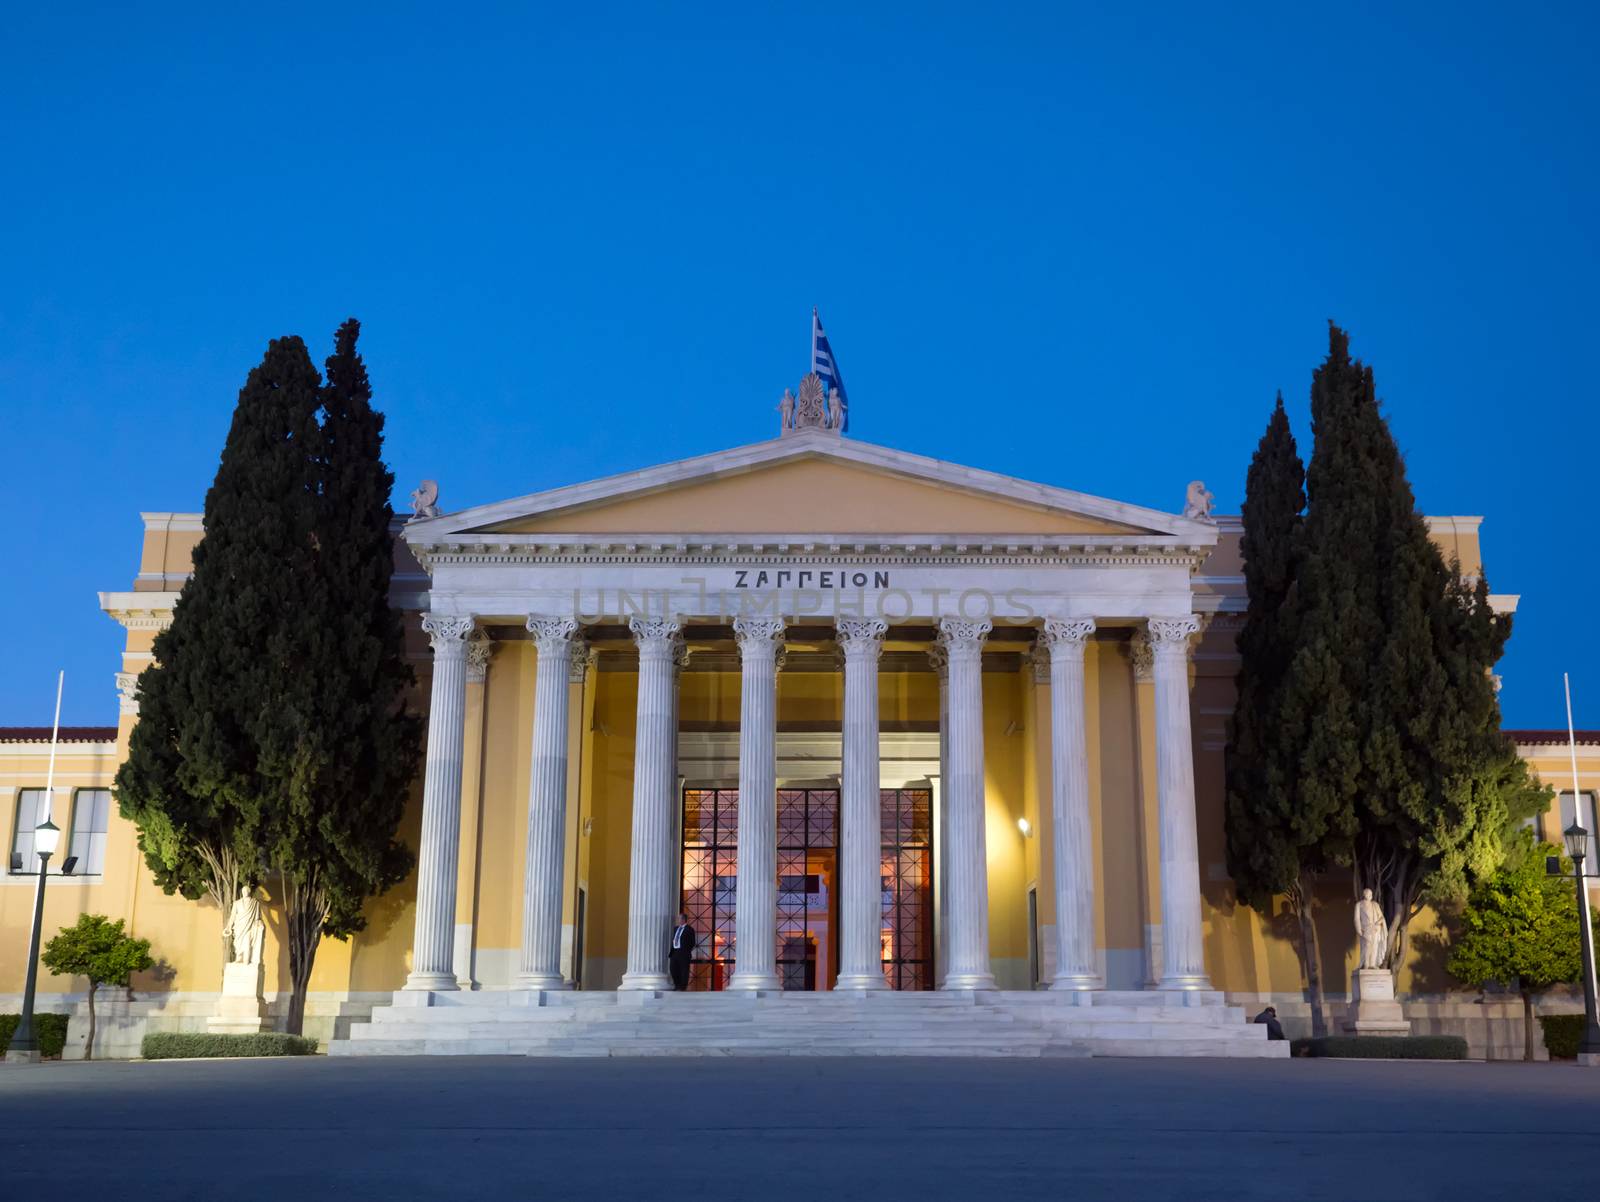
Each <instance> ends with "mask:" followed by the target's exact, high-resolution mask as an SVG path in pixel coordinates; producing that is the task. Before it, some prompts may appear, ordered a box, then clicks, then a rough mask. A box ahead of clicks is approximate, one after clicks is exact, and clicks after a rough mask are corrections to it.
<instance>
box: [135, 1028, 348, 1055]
mask: <svg viewBox="0 0 1600 1202" xmlns="http://www.w3.org/2000/svg"><path fill="white" fill-rule="evenodd" d="M316 1050H317V1041H316V1040H315V1039H306V1038H304V1037H303V1036H299V1035H284V1034H282V1033H281V1032H278V1031H262V1032H260V1033H258V1034H254V1035H213V1034H211V1033H210V1032H208V1031H157V1032H152V1033H151V1034H149V1035H146V1036H145V1037H144V1041H143V1042H142V1043H141V1044H140V1045H139V1054H140V1055H141V1056H143V1057H144V1058H145V1059H146V1060H196V1059H211V1058H214V1057H218V1056H310V1055H312V1054H314V1053H315V1052H316Z"/></svg>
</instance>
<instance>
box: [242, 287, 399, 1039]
mask: <svg viewBox="0 0 1600 1202" xmlns="http://www.w3.org/2000/svg"><path fill="white" fill-rule="evenodd" d="M360 329H361V327H360V324H359V323H358V322H356V321H355V320H354V319H352V320H350V321H347V322H345V324H344V325H343V326H341V327H340V329H339V331H338V334H337V336H336V339H335V349H334V353H333V355H332V356H331V357H330V358H329V359H328V361H327V364H326V381H327V382H326V385H325V386H324V387H323V389H322V393H321V401H322V420H321V425H320V428H319V429H318V430H317V431H316V435H315V446H316V448H317V450H316V455H315V469H316V490H315V491H316V503H315V531H314V537H313V540H312V541H313V545H314V546H315V548H316V554H315V557H314V561H313V564H312V575H311V583H312V589H311V590H310V592H311V597H310V601H309V603H308V604H307V606H306V607H305V609H304V610H303V611H302V612H301V613H300V614H298V615H296V616H295V618H294V619H293V620H292V621H289V622H286V623H284V624H282V625H281V626H279V627H278V628H277V629H276V633H275V637H276V639H277V641H276V642H275V643H273V644H269V645H270V646H273V647H274V648H275V658H277V659H278V661H279V662H280V663H282V664H283V665H284V666H285V667H286V668H287V669H288V670H289V673H290V677H291V678H290V679H286V680H284V681H283V682H282V683H283V692H282V693H280V694H279V699H280V700H279V704H278V706H276V707H275V714H274V720H273V721H272V722H271V723H270V724H264V725H263V726H262V728H261V759H262V765H263V770H264V771H265V772H266V773H268V774H270V775H271V776H272V777H273V778H274V779H275V780H276V781H277V782H279V790H280V791H279V798H278V804H277V806H276V807H275V809H274V810H273V811H272V813H271V814H270V815H269V816H268V817H267V818H266V820H265V827H266V840H265V843H266V856H267V860H268V862H269V863H270V865H271V866H272V868H273V870H274V872H275V874H276V875H277V877H278V879H279V880H280V882H281V884H282V887H283V903H284V916H285V929H286V942H287V943H288V951H289V976H290V982H291V989H292V993H291V997H290V1009H289V1017H288V1029H289V1030H290V1031H291V1032H294V1033H299V1031H300V1030H301V1026H302V1022H303V1019H304V1014H305V996H306V989H307V985H308V983H309V981H310V978H311V970H312V966H313V963H314V961H315V958H316V950H317V946H318V943H319V941H320V940H321V938H322V936H324V935H331V936H334V937H336V938H347V937H348V936H349V935H351V934H353V933H354V932H356V931H359V930H361V929H362V927H363V926H365V925H366V919H365V918H364V916H363V914H362V906H363V903H364V902H365V901H366V899H367V898H368V897H370V896H372V895H374V894H376V893H380V892H382V891H383V890H385V889H387V888H389V887H390V886H391V885H393V884H395V883H397V882H398V881H400V880H402V879H403V878H404V877H405V875H406V873H407V872H408V871H409V869H410V866H411V855H410V852H409V851H408V850H407V849H406V848H405V847H404V845H402V844H401V843H399V842H398V841H397V840H396V839H395V831H396V828H397V827H398V826H399V823H400V819H401V815H402V813H403V811H404V808H405V802H406V796H407V792H408V790H409V789H410V786H411V783H412V780H413V779H414V778H415V776H416V771H417V766H418V762H419V760H420V758H421V723H420V720H419V719H418V717H417V716H416V715H415V714H414V713H412V712H411V711H410V710H409V709H408V708H407V706H406V696H407V691H408V690H409V689H410V687H411V685H412V683H413V676H412V672H411V668H410V666H409V665H408V664H407V663H406V661H405V656H404V646H403V640H404V631H403V628H402V626H401V621H400V616H399V614H398V613H397V612H396V611H395V610H394V609H393V608H391V606H390V604H389V581H390V577H391V575H392V573H393V567H394V545H393V535H392V531H391V527H392V525H393V522H394V511H393V510H392V509H391V508H390V504H389V496H390V492H391V490H392V489H393V487H394V476H393V475H392V474H391V473H390V472H389V470H388V468H387V467H385V466H384V463H383V416H382V415H381V414H380V413H378V412H377V411H376V410H375V409H374V408H373V407H372V389H371V385H370V384H369V382H368V379H367V371H366V366H365V364H363V362H362V360H361V356H360V355H359V354H358V353H357V350H356V339H357V337H358V335H359V333H360Z"/></svg>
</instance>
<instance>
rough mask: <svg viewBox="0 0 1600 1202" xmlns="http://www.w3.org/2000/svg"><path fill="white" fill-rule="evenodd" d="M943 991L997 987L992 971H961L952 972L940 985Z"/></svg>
mask: <svg viewBox="0 0 1600 1202" xmlns="http://www.w3.org/2000/svg"><path fill="white" fill-rule="evenodd" d="M939 988H940V990H941V991H953V990H974V989H997V988H999V987H998V986H997V985H996V984H995V983H994V973H992V972H960V973H956V972H953V973H950V974H948V975H947V976H946V977H945V979H944V983H943V984H941V985H940V986H939Z"/></svg>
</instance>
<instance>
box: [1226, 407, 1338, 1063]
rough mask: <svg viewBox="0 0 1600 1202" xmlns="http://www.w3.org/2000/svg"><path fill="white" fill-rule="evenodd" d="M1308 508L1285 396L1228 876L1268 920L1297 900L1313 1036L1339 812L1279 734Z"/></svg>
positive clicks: (1265, 439) (1243, 680)
mask: <svg viewBox="0 0 1600 1202" xmlns="http://www.w3.org/2000/svg"><path fill="white" fill-rule="evenodd" d="M1305 503H1306V494H1305V467H1304V465H1303V464H1302V463H1301V460H1300V454H1299V450H1298V449H1297V448H1296V446H1295V440H1294V434H1293V432H1292V431H1291V430H1290V428H1289V417H1288V414H1287V413H1285V412H1284V408H1283V396H1282V394H1279V396H1278V398H1277V403H1276V404H1275V405H1274V407H1273V411H1272V416H1271V418H1270V419H1269V420H1268V422H1267V429H1266V432H1265V433H1263V434H1262V436H1261V442H1260V444H1259V445H1258V446H1257V448H1256V452H1255V455H1254V457H1253V458H1252V459H1251V461H1250V468H1249V471H1248V473H1247V474H1246V476H1245V500H1244V506H1243V509H1242V517H1243V523H1244V535H1243V537H1242V538H1241V540H1240V551H1241V553H1242V555H1243V558H1244V578H1245V591H1246V593H1247V595H1248V599H1249V607H1248V609H1247V610H1246V613H1245V622H1244V627H1243V629H1242V630H1241V631H1240V633H1239V642H1238V646H1239V661H1240V662H1239V673H1238V676H1237V678H1236V701H1235V706H1234V715H1233V721H1232V723H1231V724H1230V726H1229V737H1228V747H1227V751H1226V765H1227V811H1226V833H1227V857H1228V872H1229V875H1230V876H1231V877H1232V878H1233V882H1234V886H1235V888H1236V889H1237V891H1238V894H1239V897H1240V900H1242V901H1244V902H1245V903H1246V904H1247V905H1249V906H1252V907H1253V908H1255V909H1257V910H1259V911H1260V912H1261V913H1262V914H1264V915H1267V916H1269V917H1270V916H1271V915H1272V913H1273V908H1274V905H1275V899H1276V897H1277V896H1279V895H1282V896H1285V897H1286V898H1287V900H1288V902H1289V905H1290V907H1291V909H1292V910H1293V912H1294V914H1295V917H1296V920H1297V925H1298V928H1299V939H1298V950H1299V954H1300V964H1301V969H1302V971H1303V972H1304V974H1305V978H1306V987H1307V992H1308V994H1309V997H1310V1002H1311V1026H1312V1033H1313V1034H1315V1035H1324V1034H1326V1033H1327V1021H1326V1018H1325V1014H1324V1009H1323V989H1322V973H1321V954H1320V949H1319V946H1318V941H1317V932H1316V924H1315V918H1314V914H1313V911H1312V903H1313V894H1314V889H1315V884H1316V881H1317V878H1318V876H1319V874H1321V873H1322V872H1324V871H1326V870H1327V868H1328V866H1329V855H1330V849H1329V846H1328V843H1329V835H1330V832H1329V817H1330V815H1329V814H1328V813H1327V811H1326V810H1319V809H1317V808H1315V807H1314V806H1312V805H1311V804H1309V803H1308V802H1307V801H1306V799H1304V798H1302V796H1301V795H1300V790H1299V789H1298V787H1297V785H1298V771H1297V765H1296V763H1295V754H1294V747H1293V745H1292V744H1290V743H1289V742H1288V741H1286V740H1284V739H1282V738H1280V737H1279V727H1280V722H1281V716H1280V712H1279V711H1280V709H1281V707H1282V705H1283V691H1284V689H1285V687H1286V685H1287V682H1288V677H1289V670H1290V665H1291V662H1292V660H1293V657H1294V650H1295V645H1294V636H1293V629H1292V627H1291V625H1290V621H1289V618H1290V615H1289V611H1288V608H1287V602H1288V600H1289V597H1290V594H1291V591H1292V590H1293V588H1294V584H1295V579H1296V575H1297V573H1298V570H1299V560H1300V555H1301V548H1300V539H1301V529H1302V524H1303V521H1304V518H1303V511H1304V509H1305Z"/></svg>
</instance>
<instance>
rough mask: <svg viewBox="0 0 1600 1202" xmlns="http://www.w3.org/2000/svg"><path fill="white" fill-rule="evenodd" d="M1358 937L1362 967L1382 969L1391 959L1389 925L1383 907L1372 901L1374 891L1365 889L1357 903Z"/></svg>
mask: <svg viewBox="0 0 1600 1202" xmlns="http://www.w3.org/2000/svg"><path fill="white" fill-rule="evenodd" d="M1356 935H1357V937H1358V938H1359V939H1360V940H1361V967H1362V968H1364V969H1367V968H1382V967H1383V962H1384V961H1385V960H1387V959H1388V958H1389V923H1388V921H1387V920H1386V919H1385V918H1384V917H1383V907H1382V906H1380V905H1379V904H1378V903H1377V902H1375V901H1373V900H1372V890H1371V889H1363V890H1362V891H1361V900H1360V901H1358V902H1357V903H1356Z"/></svg>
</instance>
